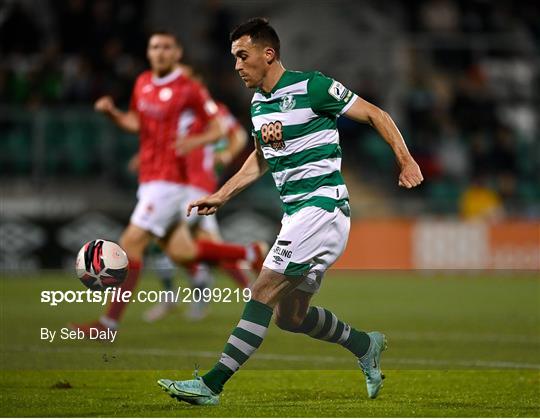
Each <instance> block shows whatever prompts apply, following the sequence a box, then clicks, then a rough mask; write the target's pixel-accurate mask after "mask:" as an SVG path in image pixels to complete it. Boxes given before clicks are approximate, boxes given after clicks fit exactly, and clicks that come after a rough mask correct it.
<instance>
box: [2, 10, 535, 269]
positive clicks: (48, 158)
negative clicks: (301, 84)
mask: <svg viewBox="0 0 540 419" xmlns="http://www.w3.org/2000/svg"><path fill="white" fill-rule="evenodd" d="M252 16H266V17H269V18H270V21H271V24H272V25H273V26H274V27H275V28H276V30H277V32H278V34H279V35H280V38H281V42H282V60H283V63H284V65H285V67H286V68H288V69H294V70H314V69H316V70H320V71H322V72H323V73H325V74H327V75H329V76H331V77H334V78H336V79H338V80H339V81H341V82H342V83H343V84H344V85H346V86H347V87H349V88H350V89H352V90H353V91H355V92H356V93H358V94H359V95H360V96H362V97H363V98H365V99H367V100H369V101H371V102H373V103H375V104H376V105H378V106H380V107H381V108H383V109H385V110H386V111H388V112H389V113H390V114H391V115H392V117H393V118H394V119H395V121H396V123H397V125H398V127H399V128H400V129H401V131H402V133H403V135H404V137H405V139H406V141H407V143H408V145H409V147H410V150H411V152H412V154H413V156H414V157H415V158H416V159H417V161H418V163H419V164H420V166H421V168H422V170H423V173H424V177H425V178H426V181H425V183H424V184H423V185H422V186H421V187H420V188H418V189H415V190H413V191H405V190H400V189H399V188H398V187H397V175H398V168H397V166H396V164H395V160H394V158H393V154H392V152H391V150H390V149H389V147H388V146H387V145H386V144H385V142H384V141H382V140H381V139H380V138H378V135H377V133H376V132H375V131H374V130H373V129H372V128H370V127H368V126H362V125H359V124H356V123H354V122H351V121H349V120H347V119H345V118H341V119H340V120H339V126H340V134H341V141H342V147H343V150H344V161H343V166H344V175H345V178H346V181H347V185H348V188H349V192H350V195H351V205H352V208H353V228H352V232H351V237H350V240H349V245H348V248H347V251H346V253H345V255H344V257H343V258H342V260H341V261H340V263H339V264H338V265H337V266H338V267H341V268H382V269H412V268H428V269H461V268H467V269H475V268H480V269H486V268H487V269H494V268H495V269H496V268H504V269H539V268H540V238H539V235H540V221H539V220H540V133H539V128H538V124H539V121H538V117H539V115H540V112H539V110H540V109H539V108H540V99H539V95H538V92H539V68H540V62H539V61H540V25H539V24H538V22H540V9H539V8H538V7H537V6H536V5H535V4H534V2H528V1H484V0H468V1H458V0H426V1H409V2H398V1H384V2H381V1H342V0H333V1H307V0H306V1H303V0H301V1H295V2H291V1H285V0H272V1H251V2H247V1H239V0H236V1H234V0H229V1H218V0H209V1H202V0H201V1H197V0H183V1H181V2H179V1H174V0H152V1H128V0H117V1H112V0H111V1H106V0H95V1H87V0H48V1H47V0H4V1H3V2H1V3H0V57H1V60H0V191H1V220H0V222H1V240H0V267H1V268H2V269H3V270H4V269H5V270H15V271H19V270H25V271H28V270H37V269H40V268H58V267H62V266H69V267H72V265H73V258H74V253H75V252H76V251H77V250H78V249H79V247H80V245H82V243H84V242H85V241H88V240H91V239H94V238H107V239H111V240H117V239H118V236H119V234H120V232H121V231H122V229H123V227H124V226H125V225H126V224H127V221H128V220H129V215H130V213H131V210H132V209H133V207H134V204H135V191H136V186H137V185H136V178H135V176H134V175H133V174H132V173H130V172H129V171H128V170H127V162H128V161H129V159H130V158H131V156H132V155H133V154H134V153H135V152H136V150H137V138H136V137H135V136H133V135H129V134H126V133H123V132H121V131H120V130H118V129H116V128H115V127H114V126H113V125H112V123H110V122H109V121H108V120H106V119H105V118H103V117H102V116H101V115H97V114H95V113H94V112H93V102H94V101H95V99H97V98H98V97H99V96H101V95H104V94H110V95H112V96H113V97H114V98H115V100H116V102H117V103H118V104H119V105H120V106H121V107H122V108H123V109H126V108H127V104H128V102H129V98H130V94H131V89H132V86H133V83H134V81H135V79H136V77H137V75H138V74H139V73H140V72H141V71H143V70H144V69H146V67H147V64H146V59H145V49H146V40H147V35H148V33H150V32H151V31H152V30H155V29H166V30H170V31H172V32H174V33H176V34H178V37H179V39H180V40H181V42H182V43H183V45H184V50H185V57H184V62H185V63H187V64H190V65H192V66H194V67H195V68H196V69H197V71H198V72H200V73H201V74H202V76H203V78H204V80H205V82H206V83H207V85H208V87H209V89H210V91H211V93H212V95H213V96H214V97H215V98H216V99H218V100H221V101H223V102H225V103H226V104H227V105H228V106H229V107H230V109H231V110H232V112H233V113H234V114H235V115H236V116H237V118H238V119H239V120H240V121H241V122H242V124H243V125H244V127H245V128H246V129H248V130H249V129H250V120H249V101H250V97H251V92H250V91H248V90H247V89H246V88H245V87H244V85H243V83H241V80H240V79H239V78H238V76H237V75H236V73H235V72H234V62H233V59H232V57H231V55H230V45H229V41H228V33H229V32H230V30H231V28H232V27H234V26H235V25H236V24H238V23H240V22H242V21H243V20H245V19H247V18H249V17H252ZM250 147H251V145H249V147H248V148H247V149H246V150H245V153H244V154H243V156H242V158H239V159H238V161H236V162H235V163H234V164H233V165H232V167H231V168H230V169H229V170H228V171H226V173H225V174H224V179H223V180H225V179H226V177H227V176H230V174H231V173H234V171H235V170H236V169H237V168H238V167H239V165H240V164H241V163H242V160H243V158H244V157H245V156H246V155H247V154H248V153H249V152H250ZM220 218H221V221H222V228H223V232H224V236H225V238H229V239H234V240H235V241H242V242H247V241H251V240H253V239H264V240H267V241H269V242H273V240H274V238H275V234H276V232H277V231H278V230H279V220H280V218H281V209H280V205H279V200H278V195H277V192H276V191H275V188H274V186H273V183H272V180H271V178H270V177H265V178H264V179H263V180H262V181H260V182H259V183H258V184H256V185H255V186H253V187H251V188H250V189H248V190H246V191H245V192H244V193H242V194H241V195H239V197H238V198H237V199H235V200H234V201H232V202H231V203H230V204H229V205H228V206H226V207H225V208H223V211H220Z"/></svg>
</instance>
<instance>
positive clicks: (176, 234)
mask: <svg viewBox="0 0 540 419" xmlns="http://www.w3.org/2000/svg"><path fill="white" fill-rule="evenodd" d="M147 57H148V60H149V62H150V67H151V70H149V71H145V72H143V73H142V74H141V75H140V76H139V77H138V79H137V81H136V83H135V86H134V89H133V94H132V99H131V104H130V109H129V111H127V112H123V111H121V110H119V109H118V108H116V106H115V105H114V102H113V100H112V98H111V97H109V96H105V97H102V98H100V99H98V100H97V101H96V103H95V109H96V111H98V112H102V113H103V114H105V115H106V116H108V117H109V118H110V119H111V120H112V121H113V122H114V123H115V124H116V125H118V126H119V127H120V128H122V129H124V130H126V131H129V132H132V133H139V137H140V151H139V189H138V192H137V197H138V202H137V205H136V207H135V209H134V211H133V214H132V216H131V220H130V223H129V225H128V227H127V228H126V230H125V231H124V233H123V234H122V237H121V238H120V245H121V246H122V247H123V248H124V250H125V251H126V253H127V255H128V258H129V260H130V267H129V274H128V277H127V278H126V280H125V281H124V283H123V284H122V287H121V288H122V290H123V291H126V290H129V291H131V290H133V289H134V288H135V286H136V284H137V282H138V278H139V273H140V270H141V266H142V259H143V255H144V251H145V249H146V248H147V246H148V245H149V243H150V241H151V240H153V239H154V238H157V239H158V242H159V244H160V247H161V248H162V249H163V251H164V252H165V253H166V254H167V256H169V257H170V259H171V260H173V261H174V262H175V263H177V264H184V265H187V264H193V263H198V262H201V261H206V262H211V263H219V262H223V261H228V262H235V261H238V260H246V261H248V262H249V263H250V264H251V267H252V268H253V269H257V267H259V266H260V265H261V264H262V259H263V257H264V256H263V252H264V250H263V248H262V247H263V246H262V244H258V243H255V244H251V245H249V246H240V245H233V244H225V243H216V242H211V241H208V240H202V239H201V240H197V241H194V240H193V239H192V237H191V234H190V231H189V228H188V226H187V224H186V222H184V219H185V218H184V217H185V216H184V215H183V213H182V210H184V211H185V209H184V208H185V206H184V205H185V202H186V200H187V199H189V198H190V197H191V196H192V195H191V192H190V190H189V188H188V186H187V185H188V183H189V175H188V165H189V164H190V163H188V159H187V158H186V156H182V155H179V154H178V153H177V151H176V149H175V144H176V141H177V136H178V135H177V133H178V127H179V126H181V125H182V124H183V123H185V121H186V120H189V119H193V118H194V119H195V120H196V121H198V125H197V126H194V127H192V129H191V130H190V134H191V135H195V134H196V133H197V132H198V131H197V130H199V132H202V131H203V130H206V131H205V133H206V134H207V133H208V132H209V131H215V132H221V127H220V124H219V122H218V119H217V118H216V115H217V106H216V104H215V102H214V101H213V100H212V99H211V98H210V96H209V95H208V93H207V91H206V89H205V88H204V87H203V86H202V85H201V84H200V83H199V82H197V81H196V80H193V79H192V78H190V77H188V76H187V75H186V74H184V70H183V69H182V67H181V66H180V64H179V62H180V59H181V57H182V48H181V46H180V45H179V43H178V41H177V39H176V37H175V36H174V35H173V34H171V33H168V32H155V33H153V34H152V36H151V37H150V39H149V41H148V48H147ZM183 206H184V208H182V207H183ZM126 306H127V303H122V302H113V303H111V304H110V305H109V306H108V308H107V311H106V313H105V315H104V316H102V317H101V318H100V319H99V320H98V321H95V322H92V323H87V324H72V325H71V327H72V328H73V329H80V330H82V331H84V332H85V333H87V332H88V331H89V329H90V328H91V327H93V328H98V329H102V330H105V329H107V328H111V329H116V328H117V327H118V322H119V320H120V318H121V316H122V314H123V312H124V310H125V308H126Z"/></svg>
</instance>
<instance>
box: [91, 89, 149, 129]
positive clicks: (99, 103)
mask: <svg viewBox="0 0 540 419" xmlns="http://www.w3.org/2000/svg"><path fill="white" fill-rule="evenodd" d="M94 110H96V111H97V112H101V113H103V114H105V115H106V116H107V117H108V118H109V119H110V120H111V121H113V122H114V123H115V124H116V125H117V126H119V127H120V128H122V129H123V130H124V131H127V132H131V133H133V134H136V133H138V132H139V129H140V124H139V117H138V115H137V113H136V112H135V111H133V110H131V109H130V110H129V111H127V112H124V111H121V110H120V109H118V108H117V107H116V105H115V104H114V101H113V99H112V97H110V96H102V97H100V98H99V99H98V100H96V103H95V104H94Z"/></svg>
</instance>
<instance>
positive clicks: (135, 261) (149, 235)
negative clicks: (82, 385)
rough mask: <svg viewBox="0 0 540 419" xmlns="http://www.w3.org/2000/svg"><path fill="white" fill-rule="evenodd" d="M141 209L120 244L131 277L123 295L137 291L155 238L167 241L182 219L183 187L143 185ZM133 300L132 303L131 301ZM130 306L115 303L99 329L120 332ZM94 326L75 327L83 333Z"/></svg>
mask: <svg viewBox="0 0 540 419" xmlns="http://www.w3.org/2000/svg"><path fill="white" fill-rule="evenodd" d="M137 197H138V201H137V205H136V206H135V209H134V210H133V214H132V215H131V219H130V223H129V225H128V227H127V228H126V230H125V231H124V233H123V234H122V236H121V238H120V241H119V244H120V246H121V247H122V248H123V249H124V250H125V251H126V253H127V255H128V258H129V273H128V276H127V278H126V279H125V280H124V282H123V283H122V285H121V287H120V289H121V291H122V292H126V291H133V290H134V289H135V287H136V285H137V282H138V279H139V274H140V271H141V268H142V260H143V255H144V252H145V250H146V248H147V247H148V245H149V243H150V241H151V240H152V239H153V238H154V237H158V238H159V237H164V236H165V234H166V232H167V230H168V229H169V228H170V226H171V225H174V223H175V222H176V220H177V219H178V217H179V211H178V208H179V206H180V202H181V198H182V189H181V186H180V185H177V184H174V183H171V182H162V181H152V182H147V183H143V184H141V185H140V186H139V190H138V191H137ZM129 300H130V299H129ZM127 305H128V302H123V301H114V302H112V303H110V304H109V305H108V306H107V309H106V312H105V315H104V316H102V317H101V319H100V322H96V323H97V326H98V327H106V328H116V327H117V326H118V322H119V321H120V319H121V317H122V315H123V313H124V311H125V309H126V307H127ZM91 326H92V325H89V324H83V325H77V324H74V325H72V328H78V329H81V330H83V331H85V330H88V329H89V327H91Z"/></svg>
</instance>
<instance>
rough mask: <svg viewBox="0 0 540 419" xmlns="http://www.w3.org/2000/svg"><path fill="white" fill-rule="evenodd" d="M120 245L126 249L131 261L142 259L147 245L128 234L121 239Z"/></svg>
mask: <svg viewBox="0 0 540 419" xmlns="http://www.w3.org/2000/svg"><path fill="white" fill-rule="evenodd" d="M118 244H119V245H120V247H121V248H122V249H124V251H125V252H126V254H127V255H128V258H129V259H132V260H133V259H137V260H139V259H141V258H142V255H143V253H144V247H145V243H143V242H141V240H137V238H136V237H134V236H133V235H131V234H129V233H128V232H125V233H124V234H122V237H120V240H119V241H118Z"/></svg>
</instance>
